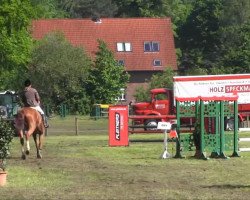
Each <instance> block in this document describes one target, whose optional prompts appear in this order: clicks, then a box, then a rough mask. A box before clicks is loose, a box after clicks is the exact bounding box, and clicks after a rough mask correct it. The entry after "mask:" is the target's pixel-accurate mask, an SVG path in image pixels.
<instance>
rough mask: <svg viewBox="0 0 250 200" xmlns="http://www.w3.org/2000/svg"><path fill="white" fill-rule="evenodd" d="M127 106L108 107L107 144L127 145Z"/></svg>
mask: <svg viewBox="0 0 250 200" xmlns="http://www.w3.org/2000/svg"><path fill="white" fill-rule="evenodd" d="M128 144H129V139H128V106H125V105H116V106H110V107H109V146H128Z"/></svg>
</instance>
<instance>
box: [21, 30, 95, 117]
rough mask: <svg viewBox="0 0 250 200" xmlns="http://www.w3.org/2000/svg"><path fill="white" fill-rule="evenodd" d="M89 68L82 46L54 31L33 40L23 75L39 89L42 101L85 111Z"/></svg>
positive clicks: (86, 111) (87, 110)
mask: <svg viewBox="0 0 250 200" xmlns="http://www.w3.org/2000/svg"><path fill="white" fill-rule="evenodd" d="M90 67H91V61H90V59H89V58H88V57H87V55H86V53H85V51H84V49H83V48H82V47H73V46H72V45H71V44H70V43H69V42H68V41H67V40H66V39H65V37H64V36H63V34H62V33H60V32H54V33H50V34H48V35H47V36H46V37H45V38H44V39H43V40H41V41H39V42H37V44H36V46H35V48H34V50H33V52H32V61H31V64H30V66H29V72H28V74H27V75H26V77H29V78H30V79H31V80H32V82H33V84H34V85H35V87H36V88H37V89H38V90H39V91H40V95H41V96H42V99H43V103H45V104H49V105H50V106H51V107H54V108H55V107H57V106H59V105H60V104H61V103H64V104H66V105H68V106H69V107H70V108H71V112H76V111H79V112H80V113H82V114H85V113H88V112H89V110H90V102H89V100H90V99H89V97H88V96H87V94H86V87H87V86H86V83H87V80H88V76H89V71H90ZM26 77H24V78H26Z"/></svg>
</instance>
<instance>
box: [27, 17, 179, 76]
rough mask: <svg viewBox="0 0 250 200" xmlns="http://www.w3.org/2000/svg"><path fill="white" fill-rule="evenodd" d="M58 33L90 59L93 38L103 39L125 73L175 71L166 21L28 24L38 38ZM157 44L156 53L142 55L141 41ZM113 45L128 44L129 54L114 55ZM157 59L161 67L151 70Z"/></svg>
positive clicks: (73, 20)
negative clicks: (122, 65) (158, 48)
mask: <svg viewBox="0 0 250 200" xmlns="http://www.w3.org/2000/svg"><path fill="white" fill-rule="evenodd" d="M58 30H59V31H62V32H63V33H64V35H65V37H66V38H67V39H68V40H69V41H70V42H71V44H73V45H82V46H83V47H84V49H85V50H86V51H87V52H88V53H89V54H90V55H91V56H92V57H93V56H94V55H95V52H96V51H97V50H98V47H97V45H98V43H97V39H102V40H104V41H105V42H106V43H107V45H108V47H109V49H111V50H112V51H113V52H114V55H115V58H116V59H117V60H124V61H125V66H126V70H127V71H142V70H146V71H148V70H149V71H151V70H162V69H164V68H165V67H166V66H167V67H172V68H173V69H177V63H176V54H175V46H174V37H173V33H172V28H171V20H170V19H169V18H103V19H101V23H96V22H94V21H92V20H91V19H44V20H43V19H39V20H34V21H33V24H32V35H33V38H35V39H41V38H42V37H44V36H45V35H46V34H47V33H49V32H51V31H58ZM146 41H156V42H159V43H160V51H159V52H151V53H150V52H144V42H146ZM117 42H129V43H131V45H132V51H131V52H117V50H116V48H117V47H116V43H117ZM154 59H159V60H161V62H162V66H163V67H153V60H154Z"/></svg>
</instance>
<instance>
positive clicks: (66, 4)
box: [60, 0, 117, 18]
mask: <svg viewBox="0 0 250 200" xmlns="http://www.w3.org/2000/svg"><path fill="white" fill-rule="evenodd" d="M60 7H61V8H62V9H64V10H66V11H67V12H68V13H69V16H70V17H71V18H89V17H113V16H114V15H115V13H116V11H117V6H116V4H114V3H113V2H112V0H99V1H95V0H62V1H61V3H60Z"/></svg>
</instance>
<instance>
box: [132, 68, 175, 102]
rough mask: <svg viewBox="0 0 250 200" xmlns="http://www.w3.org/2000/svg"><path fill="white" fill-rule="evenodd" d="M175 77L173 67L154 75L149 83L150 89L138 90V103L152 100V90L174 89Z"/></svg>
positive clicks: (136, 96) (136, 95)
mask: <svg viewBox="0 0 250 200" xmlns="http://www.w3.org/2000/svg"><path fill="white" fill-rule="evenodd" d="M175 75H176V72H174V71H173V69H172V68H171V67H168V68H166V69H165V70H164V71H163V72H159V73H157V74H154V75H153V76H152V78H151V79H150V81H149V83H148V88H143V87H138V88H136V94H135V95H134V97H135V99H136V101H148V100H149V99H150V90H151V89H153V88H173V77H174V76H175Z"/></svg>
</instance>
